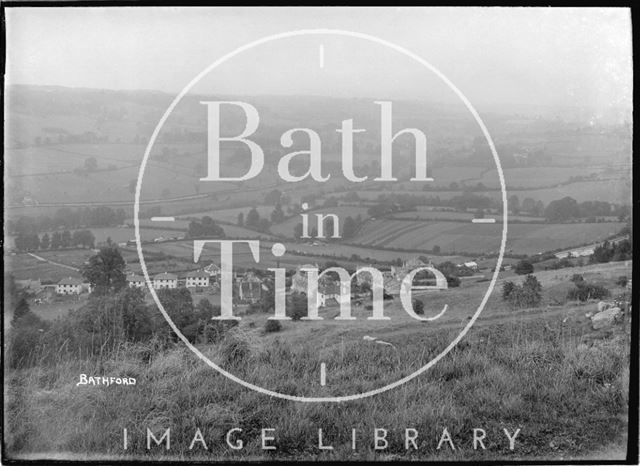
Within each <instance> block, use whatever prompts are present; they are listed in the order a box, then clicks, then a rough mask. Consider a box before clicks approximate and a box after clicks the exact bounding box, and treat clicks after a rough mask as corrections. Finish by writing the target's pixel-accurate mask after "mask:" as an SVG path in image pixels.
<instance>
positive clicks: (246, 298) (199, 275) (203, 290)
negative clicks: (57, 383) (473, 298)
mask: <svg viewBox="0 0 640 466" xmlns="http://www.w3.org/2000/svg"><path fill="white" fill-rule="evenodd" d="M459 266H460V267H469V268H471V269H472V270H475V271H477V264H476V263H475V262H469V263H466V264H460V265H459ZM419 267H433V265H432V264H431V263H428V264H425V263H424V262H423V261H421V260H420V259H417V258H414V259H411V260H408V261H406V262H404V263H403V264H402V265H401V266H398V267H396V266H389V267H386V268H384V269H382V270H381V271H380V272H381V275H382V277H383V283H384V288H383V290H384V298H385V299H393V298H395V297H397V296H398V295H399V294H400V291H401V287H402V281H403V279H404V278H405V277H406V276H407V274H409V273H410V272H411V271H412V270H414V269H416V268H419ZM312 268H316V269H318V270H319V271H322V269H323V268H322V267H320V266H319V265H318V264H304V265H301V266H299V267H297V269H296V270H295V271H292V273H291V274H290V275H289V276H288V277H287V280H286V289H287V291H286V295H287V296H288V295H291V294H293V293H300V294H305V295H306V294H307V293H308V291H309V283H308V276H307V272H306V271H305V269H312ZM430 275H432V274H431V273H430V272H421V273H418V274H417V275H416V276H415V277H414V279H413V281H412V286H411V292H412V293H424V292H428V291H438V290H446V289H447V288H448V284H447V280H446V279H445V278H444V276H441V277H432V276H430ZM149 278H150V281H151V284H152V287H153V289H154V290H162V289H176V288H186V289H188V290H189V291H191V292H192V293H193V294H194V295H203V296H207V298H210V297H213V298H214V299H213V301H215V302H219V295H220V287H221V269H220V267H219V266H218V265H217V264H215V263H211V264H209V265H208V266H206V267H203V268H200V269H198V270H193V271H190V272H187V273H186V274H181V275H178V274H177V273H172V272H162V273H158V274H155V275H152V276H150V277H149ZM126 281H127V286H128V287H129V288H138V289H142V290H144V291H147V290H148V285H147V282H146V280H145V277H144V276H142V275H140V274H139V273H134V272H132V271H131V270H130V269H127V274H126ZM352 282H353V283H352V284H349V283H344V282H343V283H341V281H340V280H339V277H338V276H337V274H336V273H335V272H331V271H327V272H326V273H322V272H321V275H320V278H319V280H318V287H317V299H318V308H327V307H332V306H338V305H340V304H341V302H342V301H343V300H345V299H347V300H348V299H355V300H357V301H356V302H357V303H359V304H362V303H363V302H364V300H365V299H367V298H369V297H370V296H371V288H372V283H373V276H372V274H371V273H369V272H364V271H363V272H360V273H357V274H355V276H353V280H352ZM15 283H16V286H17V287H18V288H20V289H23V290H25V291H27V292H28V293H29V294H30V295H31V296H33V303H34V304H35V305H46V304H52V303H54V302H57V303H61V302H62V303H64V302H73V301H78V300H80V299H83V297H86V296H87V295H88V294H90V293H91V292H92V286H91V284H90V283H88V282H86V281H83V280H82V279H79V278H75V277H72V276H68V277H65V278H63V279H62V280H60V281H59V282H58V283H55V284H43V283H42V281H41V280H39V279H36V280H32V279H27V280H16V281H15ZM232 283H233V304H234V307H237V306H239V309H238V310H239V311H240V312H241V311H242V309H243V308H244V309H246V307H247V306H249V305H251V304H256V303H258V302H260V301H261V300H262V299H263V297H265V296H266V294H267V293H268V292H269V290H270V286H272V284H273V280H272V278H271V277H270V276H269V274H268V273H264V271H261V270H256V269H252V270H246V271H241V272H234V274H233V279H232ZM215 298H217V299H215Z"/></svg>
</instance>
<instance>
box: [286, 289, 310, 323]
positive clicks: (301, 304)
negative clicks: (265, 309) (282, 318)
mask: <svg viewBox="0 0 640 466" xmlns="http://www.w3.org/2000/svg"><path fill="white" fill-rule="evenodd" d="M287 315H288V316H289V317H291V319H293V320H300V319H301V318H303V317H304V316H306V315H307V297H306V295H304V294H301V293H294V294H292V295H291V297H290V298H289V300H288V301H287Z"/></svg>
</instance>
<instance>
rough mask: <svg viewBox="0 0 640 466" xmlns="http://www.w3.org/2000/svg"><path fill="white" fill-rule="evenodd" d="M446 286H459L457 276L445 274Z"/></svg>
mask: <svg viewBox="0 0 640 466" xmlns="http://www.w3.org/2000/svg"><path fill="white" fill-rule="evenodd" d="M447 286H448V287H449V288H456V287H458V286H460V279H459V278H458V277H454V276H450V275H447Z"/></svg>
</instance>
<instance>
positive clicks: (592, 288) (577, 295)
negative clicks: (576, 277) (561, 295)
mask: <svg viewBox="0 0 640 466" xmlns="http://www.w3.org/2000/svg"><path fill="white" fill-rule="evenodd" d="M610 295H611V292H610V291H609V290H608V289H606V288H605V287H604V286H600V285H594V284H593V283H586V282H579V283H576V287H575V288H573V289H571V290H569V292H568V293H567V299H569V300H571V301H583V302H584V301H587V300H589V299H603V298H607V297H609V296H610Z"/></svg>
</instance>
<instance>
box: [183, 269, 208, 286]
mask: <svg viewBox="0 0 640 466" xmlns="http://www.w3.org/2000/svg"><path fill="white" fill-rule="evenodd" d="M209 278H210V275H209V274H208V273H207V272H203V271H201V270H198V271H196V272H189V273H188V274H187V277H186V282H185V284H186V287H187V288H195V287H197V286H198V287H204V286H209Z"/></svg>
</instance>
